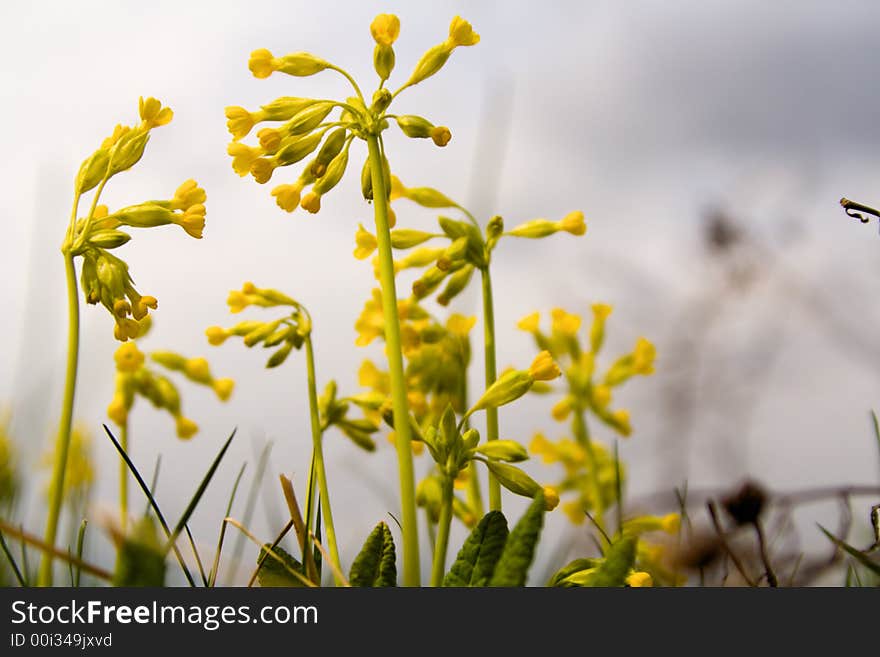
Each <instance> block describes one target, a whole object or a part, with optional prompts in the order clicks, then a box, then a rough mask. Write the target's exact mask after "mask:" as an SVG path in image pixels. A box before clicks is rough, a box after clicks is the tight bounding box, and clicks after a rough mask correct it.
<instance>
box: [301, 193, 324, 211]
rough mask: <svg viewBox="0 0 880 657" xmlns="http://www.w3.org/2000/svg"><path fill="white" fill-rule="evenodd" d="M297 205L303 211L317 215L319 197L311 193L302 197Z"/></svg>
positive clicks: (319, 202) (319, 207) (319, 203)
mask: <svg viewBox="0 0 880 657" xmlns="http://www.w3.org/2000/svg"><path fill="white" fill-rule="evenodd" d="M299 205H300V207H301V208H302V209H303V210H306V211H308V212H311V213H312V214H317V213H318V212H319V211H320V210H321V195H320V194H318V193H317V192H314V191H311V192H309V193H308V194H306V195H305V196H303V199H302V201H300V204H299Z"/></svg>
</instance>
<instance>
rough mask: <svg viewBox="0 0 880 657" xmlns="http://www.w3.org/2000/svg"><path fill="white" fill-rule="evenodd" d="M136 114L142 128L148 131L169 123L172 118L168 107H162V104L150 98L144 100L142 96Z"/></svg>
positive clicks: (172, 113) (172, 114)
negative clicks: (139, 117)
mask: <svg viewBox="0 0 880 657" xmlns="http://www.w3.org/2000/svg"><path fill="white" fill-rule="evenodd" d="M138 112H139V113H140V116H141V121H143V125H144V127H145V128H147V129H148V130H149V129H150V128H157V127H159V126H160V125H165V124H166V123H170V122H171V119H172V118H173V117H174V112H172V111H171V108H170V107H162V103H161V102H159V101H158V100H156V99H155V98H152V97H151V98H147V99H146V100H144V98H143V96H142V97H141V98H140V99H139V101H138Z"/></svg>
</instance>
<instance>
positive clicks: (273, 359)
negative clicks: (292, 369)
mask: <svg viewBox="0 0 880 657" xmlns="http://www.w3.org/2000/svg"><path fill="white" fill-rule="evenodd" d="M291 350H293V343H292V342H285V343H284V344H282V345H281V346H280V347H279V348H278V350H277V351H276V352H275V353H273V354H272V355H271V356H269V360H268V361H266V367H269V368H272V367H278V366H279V365H281V363H283V362H284V361H285V360H287V357H288V356H289V355H290V352H291Z"/></svg>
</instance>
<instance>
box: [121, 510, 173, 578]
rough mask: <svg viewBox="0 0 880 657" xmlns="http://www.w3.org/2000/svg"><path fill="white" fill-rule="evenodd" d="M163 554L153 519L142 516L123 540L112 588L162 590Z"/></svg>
mask: <svg viewBox="0 0 880 657" xmlns="http://www.w3.org/2000/svg"><path fill="white" fill-rule="evenodd" d="M164 584H165V550H164V548H163V546H162V545H161V544H160V542H159V536H158V533H157V532H156V523H155V521H154V520H153V518H152V516H144V517H143V518H141V519H140V520H139V521H138V522H137V524H136V525H134V527H133V528H132V532H131V534H130V535H128V536H126V537H124V538H123V540H122V544H121V545H120V546H119V554H118V555H117V558H116V572H114V573H113V586H163V585H164Z"/></svg>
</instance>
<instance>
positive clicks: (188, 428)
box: [107, 342, 235, 438]
mask: <svg viewBox="0 0 880 657" xmlns="http://www.w3.org/2000/svg"><path fill="white" fill-rule="evenodd" d="M150 358H151V360H152V361H153V362H154V363H157V364H158V365H161V366H162V367H163V368H165V369H166V370H169V371H172V372H180V373H181V374H183V375H184V376H185V377H186V378H187V379H189V380H190V381H192V382H193V383H197V384H199V385H204V386H208V387H210V388H211V389H212V390H213V391H214V393H215V394H216V395H217V397H218V398H219V399H220V400H221V401H226V400H227V399H229V397H230V395H231V394H232V390H233V388H234V387H235V383H234V382H233V380H232V379H217V378H214V377H213V376H212V374H211V368H210V366H209V365H208V361H207V360H205V359H204V358H186V357H185V356H181V355H180V354H177V353H174V352H172V351H157V352H153V353H152V354H150ZM114 360H115V361H116V390H115V392H114V394H113V399H112V401H111V402H110V405H109V406H108V407H107V415H108V417H109V418H110V419H111V420H113V421H114V422H115V423H116V424H118V425H119V426H121V427H124V426H127V423H128V416H129V413H130V411H131V409H132V406H133V405H134V402H135V399H136V398H137V397H138V396H141V397H143V398H145V399H147V400H149V401H150V402H151V403H152V404H153V406H155V407H156V408H159V409H162V410H165V411H168V413H170V414H171V416H172V417H173V418H174V422H175V426H176V429H177V435H178V437H180V438H191V437H192V436H193V435H195V433H196V432H197V431H198V425H196V423H195V422H193V421H192V420H190V419H189V418H187V417H185V416H184V415H183V412H182V411H181V401H180V392H179V390H178V388H177V386H176V385H174V383H173V382H172V381H171V379H169V378H168V377H167V376H164V375H163V374H161V373H160V372H158V371H155V370H152V369H150V368H149V367H147V366H146V358H145V357H144V354H143V352H142V351H141V350H140V349H138V347H137V345H136V344H135V343H134V342H126V343H125V344H123V345H121V346H120V347H119V348H118V349H117V350H116V353H115V354H114Z"/></svg>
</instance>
